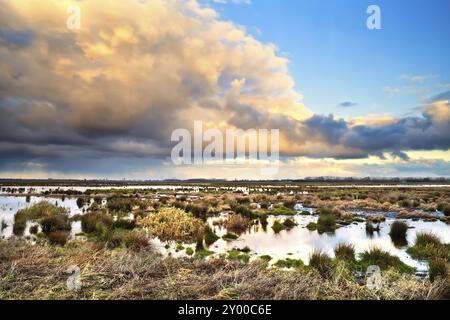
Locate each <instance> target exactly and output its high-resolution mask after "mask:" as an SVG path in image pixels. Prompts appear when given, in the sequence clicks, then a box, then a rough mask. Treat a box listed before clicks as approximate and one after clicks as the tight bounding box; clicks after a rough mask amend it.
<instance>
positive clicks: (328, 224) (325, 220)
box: [317, 214, 336, 233]
mask: <svg viewBox="0 0 450 320" xmlns="http://www.w3.org/2000/svg"><path fill="white" fill-rule="evenodd" d="M334 230H336V218H335V216H334V215H332V214H320V216H319V219H318V220H317V231H319V233H324V232H333V231H334Z"/></svg>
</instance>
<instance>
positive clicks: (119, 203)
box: [106, 196, 133, 213]
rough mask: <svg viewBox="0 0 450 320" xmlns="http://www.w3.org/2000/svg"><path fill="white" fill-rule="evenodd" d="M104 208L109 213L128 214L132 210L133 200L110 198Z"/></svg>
mask: <svg viewBox="0 0 450 320" xmlns="http://www.w3.org/2000/svg"><path fill="white" fill-rule="evenodd" d="M106 207H107V208H108V210H109V211H111V212H122V213H129V212H131V210H132V209H133V199H130V198H124V197H116V196H114V197H110V198H108V200H107V204H106Z"/></svg>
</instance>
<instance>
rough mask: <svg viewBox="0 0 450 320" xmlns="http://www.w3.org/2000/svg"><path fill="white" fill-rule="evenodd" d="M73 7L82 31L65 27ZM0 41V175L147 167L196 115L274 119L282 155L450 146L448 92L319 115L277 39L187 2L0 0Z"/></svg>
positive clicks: (264, 123)
mask: <svg viewBox="0 0 450 320" xmlns="http://www.w3.org/2000/svg"><path fill="white" fill-rule="evenodd" d="M240 2H242V1H240ZM244 2H246V1H244ZM72 4H76V5H79V6H80V9H81V19H82V23H81V29H80V30H74V31H71V30H68V29H67V28H66V19H67V17H68V14H67V8H68V7H69V6H70V5H72ZM169 21H170V23H168V22H169ZM0 44H1V47H0V114H1V117H0V174H1V175H2V176H5V175H6V174H11V173H12V172H14V170H15V171H20V170H23V172H27V170H32V169H33V170H38V169H39V170H41V171H42V172H45V171H47V172H70V173H72V174H74V175H77V174H78V173H80V172H83V173H85V174H86V175H93V174H94V173H95V170H98V173H99V174H105V175H106V174H107V172H110V173H114V174H115V175H116V174H117V175H120V174H122V173H123V174H124V175H125V172H126V170H128V171H130V172H131V171H133V172H135V173H136V172H138V173H139V172H143V171H142V170H140V169H138V168H147V169H145V172H150V169H149V168H150V167H151V166H158V165H157V164H158V163H161V162H162V161H164V159H166V157H167V156H168V155H170V149H171V143H170V136H171V132H172V131H173V130H174V129H177V128H187V129H192V126H193V122H194V121H203V122H204V124H205V126H206V127H219V128H220V129H223V130H225V129H226V128H230V127H231V128H243V129H248V128H267V129H280V134H281V153H282V155H283V156H287V157H290V156H304V157H310V158H323V157H327V158H335V159H361V158H367V157H368V156H370V155H378V156H381V155H382V154H383V153H384V152H388V153H393V154H394V153H395V154H397V156H398V155H402V153H401V152H405V151H408V150H431V149H433V148H434V149H440V150H447V149H448V148H449V147H450V142H449V137H450V132H449V127H450V126H449V116H448V114H449V112H448V110H449V104H448V101H431V102H430V103H429V104H428V105H426V106H424V109H423V115H422V116H421V117H408V118H400V119H396V118H391V119H388V120H386V119H384V120H383V121H381V120H380V121H378V120H377V119H368V118H367V119H362V118H360V119H339V118H336V117H334V116H333V115H328V116H324V115H317V114H314V113H313V112H312V111H311V110H309V109H307V108H306V107H305V106H304V105H303V103H302V98H303V97H302V96H301V95H300V94H299V93H298V92H297V91H296V90H295V89H294V87H295V81H294V79H293V78H292V77H291V75H290V74H289V71H288V66H289V61H288V60H287V59H286V58H285V57H283V56H281V55H280V54H279V53H278V49H277V47H276V46H275V45H273V44H266V43H262V42H260V41H258V40H256V39H254V38H253V37H251V36H250V35H249V34H248V33H247V31H246V30H245V29H244V28H243V27H240V26H237V25H235V24H233V23H231V22H227V21H223V20H221V19H220V18H219V17H218V14H217V13H216V12H215V11H214V10H213V9H211V8H209V7H206V6H202V5H200V4H199V3H198V2H197V1H194V0H189V1H175V0H165V1H163V0H152V1H138V0H135V1H131V0H130V1H126V2H125V1H107V0H97V1H69V0H45V1H39V2H38V1H28V0H4V1H2V2H0ZM347 103H351V102H347ZM30 163H34V164H39V166H38V167H36V166H29V165H27V164H30ZM133 168H134V169H133ZM116 171H117V172H116ZM167 174H169V173H167Z"/></svg>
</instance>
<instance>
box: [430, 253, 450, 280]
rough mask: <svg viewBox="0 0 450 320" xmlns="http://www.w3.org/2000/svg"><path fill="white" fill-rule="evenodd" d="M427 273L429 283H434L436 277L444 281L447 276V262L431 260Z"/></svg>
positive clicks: (437, 259) (438, 259)
mask: <svg viewBox="0 0 450 320" xmlns="http://www.w3.org/2000/svg"><path fill="white" fill-rule="evenodd" d="M428 268H429V270H428V272H429V276H430V280H431V281H435V280H436V279H437V278H438V277H441V278H443V279H446V278H447V277H448V275H449V270H448V262H447V261H446V260H445V259H442V258H439V257H437V258H432V259H431V260H430V262H429V263H428Z"/></svg>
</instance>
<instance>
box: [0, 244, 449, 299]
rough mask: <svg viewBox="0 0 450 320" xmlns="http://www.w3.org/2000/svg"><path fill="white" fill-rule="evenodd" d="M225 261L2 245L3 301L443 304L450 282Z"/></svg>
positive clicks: (87, 247)
mask: <svg viewBox="0 0 450 320" xmlns="http://www.w3.org/2000/svg"><path fill="white" fill-rule="evenodd" d="M70 265H78V266H79V267H80V269H81V280H82V290H81V291H79V292H73V291H69V290H67V288H66V279H67V274H66V273H65V271H66V269H67V267H68V266H70ZM266 267H267V265H266V264H265V263H263V262H262V261H257V262H254V263H251V264H247V265H246V264H241V263H236V262H229V261H226V260H224V259H215V260H209V261H206V260H201V259H174V258H168V259H162V258H161V257H160V256H158V255H157V254H155V253H153V252H151V251H141V252H138V253H135V252H124V251H108V250H105V249H104V247H99V246H98V245H96V244H94V243H71V244H69V245H68V246H67V247H66V248H64V249H62V248H55V247H48V246H39V245H35V246H31V245H29V244H27V243H26V242H24V241H1V242H0V299H251V300H252V299H402V300H404V299H441V298H444V297H445V296H444V294H445V292H448V289H449V287H448V282H446V281H444V280H440V281H435V282H434V283H430V282H429V281H420V280H418V279H416V278H413V277H407V276H400V275H398V274H390V273H389V272H388V273H385V274H384V278H383V281H384V284H385V285H384V287H383V289H382V290H379V291H370V290H368V289H367V288H366V287H364V286H360V285H359V284H357V283H355V282H354V281H353V280H352V279H350V278H349V277H348V275H347V274H346V273H345V272H340V273H339V275H338V276H337V277H334V278H332V279H329V280H327V279H324V278H323V277H321V276H320V274H319V273H318V272H316V271H310V270H307V269H300V270H296V271H289V272H286V271H281V270H274V269H267V268H266Z"/></svg>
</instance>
